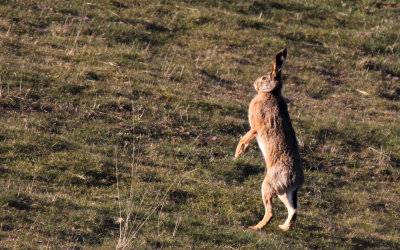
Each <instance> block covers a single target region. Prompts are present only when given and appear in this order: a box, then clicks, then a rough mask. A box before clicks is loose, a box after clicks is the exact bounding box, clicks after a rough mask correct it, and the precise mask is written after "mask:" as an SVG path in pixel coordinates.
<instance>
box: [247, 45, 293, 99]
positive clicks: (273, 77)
mask: <svg viewBox="0 0 400 250" xmlns="http://www.w3.org/2000/svg"><path fill="white" fill-rule="evenodd" d="M285 62H286V49H283V50H281V51H279V52H278V54H277V55H276V56H275V61H274V62H273V65H272V71H271V72H269V73H266V74H264V75H262V76H260V77H259V78H257V80H255V81H254V88H255V89H256V91H257V92H259V93H260V92H263V93H269V92H272V91H277V92H278V93H280V90H281V88H282V77H281V72H282V69H283V67H284V66H285Z"/></svg>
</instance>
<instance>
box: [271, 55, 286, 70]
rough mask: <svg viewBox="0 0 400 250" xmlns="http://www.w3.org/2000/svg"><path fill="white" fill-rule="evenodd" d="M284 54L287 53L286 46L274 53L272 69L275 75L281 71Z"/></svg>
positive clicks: (284, 58)
mask: <svg viewBox="0 0 400 250" xmlns="http://www.w3.org/2000/svg"><path fill="white" fill-rule="evenodd" d="M286 55H287V50H286V48H284V49H283V50H281V51H279V52H278V54H276V56H275V62H274V65H273V67H272V71H273V72H274V73H275V74H276V75H279V73H280V72H281V71H282V69H283V67H284V66H285V63H286Z"/></svg>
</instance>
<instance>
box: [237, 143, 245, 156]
mask: <svg viewBox="0 0 400 250" xmlns="http://www.w3.org/2000/svg"><path fill="white" fill-rule="evenodd" d="M246 149H247V146H246V145H245V144H239V145H238V146H237V148H236V152H235V159H237V158H238V157H239V156H241V155H242V154H244V153H245V152H246Z"/></svg>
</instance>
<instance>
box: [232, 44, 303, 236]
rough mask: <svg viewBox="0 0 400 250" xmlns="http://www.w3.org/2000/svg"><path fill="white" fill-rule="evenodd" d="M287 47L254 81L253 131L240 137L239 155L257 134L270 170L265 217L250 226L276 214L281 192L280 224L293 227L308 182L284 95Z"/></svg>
mask: <svg viewBox="0 0 400 250" xmlns="http://www.w3.org/2000/svg"><path fill="white" fill-rule="evenodd" d="M286 54H287V51H286V49H283V50H281V51H279V53H278V54H277V55H276V57H275V61H274V62H273V67H272V72H270V73H267V74H265V75H262V76H260V77H259V78H257V80H256V81H255V82H254V88H255V89H256V91H257V92H258V94H257V95H256V96H255V97H254V98H253V100H252V101H251V103H250V108H249V122H250V127H251V129H250V131H249V132H247V133H246V134H245V135H244V136H243V137H242V138H241V139H240V141H239V144H238V145H237V148H236V153H235V158H237V157H239V156H240V155H242V154H244V153H245V152H246V151H247V148H248V146H249V143H250V142H251V141H252V140H253V139H254V138H256V139H257V142H258V145H259V147H260V149H261V151H262V154H263V156H264V159H265V163H266V167H267V174H266V176H265V179H264V181H263V183H262V186H261V194H262V200H263V203H264V206H265V215H264V218H263V219H262V220H261V221H260V222H259V223H258V224H257V225H255V226H251V227H249V228H250V229H255V230H259V229H261V228H263V227H264V226H265V225H266V224H267V223H268V222H269V221H270V220H271V218H272V198H274V197H276V196H278V197H279V199H280V200H281V201H282V202H283V203H284V204H285V206H286V208H287V210H288V217H287V219H286V221H285V223H283V224H282V225H279V227H280V228H281V229H282V230H285V231H287V230H289V229H291V228H292V226H293V225H294V223H295V221H296V214H297V191H298V189H299V188H300V187H301V185H302V184H303V182H304V175H303V169H302V166H301V161H300V156H299V152H298V145H297V140H296V135H295V132H294V130H293V127H292V123H291V121H290V117H289V113H288V109H287V106H286V103H285V101H284V99H283V97H282V94H281V90H282V77H281V73H282V69H283V66H284V65H285V62H286Z"/></svg>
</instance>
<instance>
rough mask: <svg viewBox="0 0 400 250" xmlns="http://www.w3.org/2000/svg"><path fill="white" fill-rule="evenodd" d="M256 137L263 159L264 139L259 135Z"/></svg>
mask: <svg viewBox="0 0 400 250" xmlns="http://www.w3.org/2000/svg"><path fill="white" fill-rule="evenodd" d="M256 139H257V143H258V146H259V147H260V149H261V152H262V154H263V156H264V159H265V160H267V152H265V148H266V146H267V145H265V141H263V140H261V139H260V137H259V135H257V136H256Z"/></svg>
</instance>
